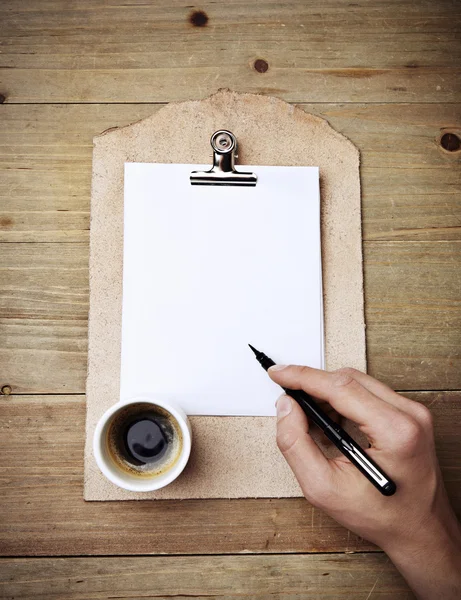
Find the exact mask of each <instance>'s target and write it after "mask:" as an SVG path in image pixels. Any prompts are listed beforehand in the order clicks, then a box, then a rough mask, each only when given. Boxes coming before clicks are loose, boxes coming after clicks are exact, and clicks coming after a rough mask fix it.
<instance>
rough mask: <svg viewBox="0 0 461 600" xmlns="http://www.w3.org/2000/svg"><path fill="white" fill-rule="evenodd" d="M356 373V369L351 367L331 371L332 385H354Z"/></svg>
mask: <svg viewBox="0 0 461 600" xmlns="http://www.w3.org/2000/svg"><path fill="white" fill-rule="evenodd" d="M356 373H357V370H356V369H353V368H352V367H344V368H342V369H338V370H337V371H333V373H332V375H333V380H332V381H333V385H334V386H335V387H347V386H349V385H354V384H355V383H356V380H355V374H356Z"/></svg>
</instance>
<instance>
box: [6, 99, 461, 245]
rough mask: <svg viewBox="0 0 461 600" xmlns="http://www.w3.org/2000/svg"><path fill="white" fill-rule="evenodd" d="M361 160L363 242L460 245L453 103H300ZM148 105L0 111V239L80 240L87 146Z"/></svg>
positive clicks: (459, 114)
mask: <svg viewBox="0 0 461 600" xmlns="http://www.w3.org/2000/svg"><path fill="white" fill-rule="evenodd" d="M302 107H303V108H304V109H305V110H307V111H308V112H312V113H314V114H317V115H319V116H321V117H323V118H326V119H327V120H328V121H329V122H330V123H331V124H332V126H333V127H335V128H336V129H337V130H338V131H340V132H342V133H343V134H344V135H346V136H347V137H348V138H350V139H351V140H352V141H353V142H354V143H355V144H356V145H357V146H358V148H360V150H361V154H362V189H363V227H364V239H366V240H407V239H408V240H414V239H416V240H418V239H421V240H453V239H461V225H460V223H461V205H460V203H459V194H460V191H461V169H460V168H459V165H460V164H461V152H451V153H450V152H447V151H445V150H444V149H442V148H441V146H440V144H439V143H438V140H439V138H440V135H441V133H442V132H444V131H452V132H457V133H458V134H459V135H460V136H461V108H460V105H459V104H438V105H423V104H419V105H408V104H398V105H393V104H392V105H351V104H347V105H340V104H315V105H313V104H304V105H302ZM158 109H159V106H156V105H144V104H138V105H84V106H82V105H70V106H66V105H50V106H33V105H25V106H13V105H2V106H0V111H1V112H0V114H1V115H2V119H1V120H0V170H1V173H2V176H1V178H0V196H1V197H2V212H1V214H0V241H8V242H16V241H17V242H19V241H21V242H23V241H27V242H31V241H45V242H51V241H86V240H88V234H89V199H90V185H91V152H92V138H93V136H94V135H96V134H97V133H99V132H101V131H103V130H105V129H108V128H110V127H112V126H123V125H126V124H128V123H130V122H133V121H136V120H139V119H141V118H144V117H146V116H148V115H150V114H151V113H153V112H155V111H156V110H158Z"/></svg>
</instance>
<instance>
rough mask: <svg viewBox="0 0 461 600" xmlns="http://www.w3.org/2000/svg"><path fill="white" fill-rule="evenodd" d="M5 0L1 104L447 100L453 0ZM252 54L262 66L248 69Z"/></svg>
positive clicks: (458, 48) (452, 88) (452, 84)
mask: <svg viewBox="0 0 461 600" xmlns="http://www.w3.org/2000/svg"><path fill="white" fill-rule="evenodd" d="M350 4H351V3H349V4H348V3H345V2H341V1H338V0H326V1H325V2H323V3H322V10H321V11H320V10H319V7H318V2H317V1H316V0H309V1H306V2H298V3H293V2H278V1H276V0H269V1H268V0H265V1H261V2H256V3H248V2H242V1H241V0H234V1H230V2H226V3H220V2H217V3H216V2H211V1H210V2H204V3H203V4H201V5H200V9H201V10H202V11H204V13H205V14H206V17H205V20H206V19H207V22H206V24H205V23H204V25H205V26H202V27H200V26H194V25H193V24H192V23H191V21H190V18H191V14H192V13H193V11H194V7H193V6H192V5H184V4H183V3H182V2H178V1H174V2H169V3H168V5H165V2H162V1H161V0H157V1H153V2H148V3H138V2H133V3H132V2H125V1H123V2H111V3H110V4H108V3H107V2H105V1H104V0H94V1H92V0H84V1H81V2H78V3H76V4H75V3H74V4H72V5H69V3H67V2H64V1H62V0H61V1H58V0H49V1H41V0H33V1H29V2H27V3H24V2H21V0H5V1H4V2H2V4H1V7H0V23H2V29H1V30H0V31H1V37H2V40H3V45H2V67H3V68H2V70H1V86H2V90H1V91H2V93H3V94H4V95H5V96H6V101H7V102H28V103H36V102H168V101H177V100H185V99H199V98H202V97H203V96H206V95H208V94H209V93H212V92H214V91H216V90H217V89H219V88H221V87H230V88H232V89H236V90H239V91H251V92H256V93H273V94H276V95H278V96H281V97H283V98H285V99H287V100H289V101H291V102H302V101H310V102H337V101H340V102H351V101H352V102H401V101H404V102H415V101H416V102H418V101H419V102H439V101H445V102H456V101H458V100H459V92H460V89H461V78H460V71H461V69H460V68H459V64H460V59H461V41H460V38H459V36H458V35H457V33H458V27H457V23H459V16H460V9H459V5H458V4H457V3H455V2H452V1H450V0H440V1H439V2H437V3H436V4H434V3H416V4H415V3H414V2H413V1H412V0H383V1H380V2H379V3H376V2H375V1H373V0H364V1H362V2H360V3H353V6H350ZM257 59H263V60H264V61H266V63H267V66H268V68H267V70H265V69H260V71H259V72H258V70H256V69H255V67H254V64H255V61H256V60H257Z"/></svg>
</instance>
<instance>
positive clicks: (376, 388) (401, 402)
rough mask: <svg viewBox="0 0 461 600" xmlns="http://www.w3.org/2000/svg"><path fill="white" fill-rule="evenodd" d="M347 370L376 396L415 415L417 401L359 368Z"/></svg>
mask: <svg viewBox="0 0 461 600" xmlns="http://www.w3.org/2000/svg"><path fill="white" fill-rule="evenodd" d="M347 370H348V372H349V373H350V375H351V377H353V378H354V379H356V380H357V381H358V382H359V383H360V385H361V386H362V387H364V388H365V389H367V390H368V391H369V392H371V393H372V394H374V395H375V396H378V398H381V399H382V400H384V402H387V403H388V404H392V406H395V407H396V408H398V409H400V410H403V411H404V412H407V413H409V414H411V415H412V416H415V414H416V413H417V411H418V409H416V410H415V408H414V407H415V406H418V405H417V403H416V402H413V401H412V400H409V399H408V398H405V397H404V396H401V395H400V394H397V392H394V390H393V389H392V388H390V387H389V386H387V385H386V384H385V383H383V382H382V381H378V379H375V378H374V377H371V375H367V374H366V373H362V371H358V370H357V369H347Z"/></svg>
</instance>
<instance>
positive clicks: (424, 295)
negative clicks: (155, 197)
mask: <svg viewBox="0 0 461 600" xmlns="http://www.w3.org/2000/svg"><path fill="white" fill-rule="evenodd" d="M364 250H365V301H366V321H367V348H368V361H369V372H370V373H371V374H372V375H374V376H376V377H378V378H380V379H382V380H384V381H386V382H387V383H389V384H390V385H391V386H392V387H394V388H395V389H399V390H405V389H410V390H418V389H422V390H424V389H459V388H460V387H461V368H460V367H461V359H460V355H459V347H460V346H461V316H460V315H461V311H460V295H459V289H460V287H461V273H460V271H459V269H458V265H459V262H460V253H461V242H459V241H457V242H403V241H402V242H386V243H384V242H366V243H365V246H364ZM87 268H88V248H87V245H86V244H84V243H68V244H53V243H52V244H45V243H39V244H34V243H28V244H17V243H11V244H3V245H2V252H1V253H0V279H1V280H2V282H3V285H2V288H1V289H0V329H1V331H2V333H3V336H2V341H3V343H2V346H1V348H0V362H1V364H2V373H1V377H0V387H1V386H2V385H10V386H11V387H12V389H13V392H15V393H83V392H84V390H85V378H86V348H87V340H86V334H87V312H88V279H87V278H88V271H87Z"/></svg>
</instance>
